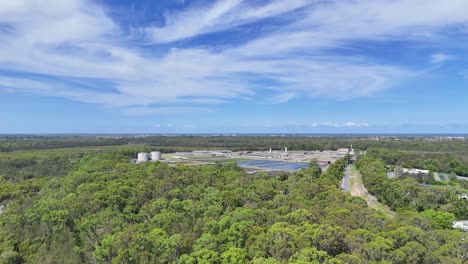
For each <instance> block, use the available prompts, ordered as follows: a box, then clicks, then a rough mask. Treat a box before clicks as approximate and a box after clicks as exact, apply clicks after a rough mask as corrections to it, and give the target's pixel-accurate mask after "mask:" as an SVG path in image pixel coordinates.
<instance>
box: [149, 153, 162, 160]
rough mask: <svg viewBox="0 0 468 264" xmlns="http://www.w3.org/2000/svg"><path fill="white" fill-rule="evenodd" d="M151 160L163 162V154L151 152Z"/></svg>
mask: <svg viewBox="0 0 468 264" xmlns="http://www.w3.org/2000/svg"><path fill="white" fill-rule="evenodd" d="M151 160H161V152H159V151H153V152H151Z"/></svg>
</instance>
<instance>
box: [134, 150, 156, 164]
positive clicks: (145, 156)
mask: <svg viewBox="0 0 468 264" xmlns="http://www.w3.org/2000/svg"><path fill="white" fill-rule="evenodd" d="M159 160H161V152H159V151H153V152H151V153H146V152H140V153H138V155H137V159H136V163H143V162H148V161H159Z"/></svg>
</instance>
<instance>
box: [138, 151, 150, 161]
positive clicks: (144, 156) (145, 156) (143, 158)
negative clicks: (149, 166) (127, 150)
mask: <svg viewBox="0 0 468 264" xmlns="http://www.w3.org/2000/svg"><path fill="white" fill-rule="evenodd" d="M137 161H138V162H147V161H148V153H144V152H140V153H138V158H137Z"/></svg>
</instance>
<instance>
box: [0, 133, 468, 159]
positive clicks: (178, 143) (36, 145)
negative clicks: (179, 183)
mask: <svg viewBox="0 0 468 264" xmlns="http://www.w3.org/2000/svg"><path fill="white" fill-rule="evenodd" d="M128 144H149V145H153V146H159V147H173V148H175V149H177V150H181V149H200V148H222V149H230V150H233V151H238V150H250V151H256V150H266V149H269V148H273V149H283V148H284V147H288V149H289V150H336V149H338V148H343V147H351V145H353V147H354V148H356V149H359V150H367V149H368V148H372V147H378V148H385V149H395V150H403V151H419V152H421V151H422V152H438V153H440V152H447V153H452V154H458V155H464V154H468V141H467V140H459V139H453V140H441V141H428V140H427V139H426V138H422V137H403V138H401V139H400V140H394V139H392V138H387V139H381V140H375V139H370V138H369V137H363V136H362V137H361V136H324V137H318V136H235V137H233V136H145V137H136V136H124V137H83V136H57V137H52V136H35V137H27V138H21V137H16V138H15V137H10V138H6V139H5V140H3V141H0V152H11V151H18V150H41V149H55V148H70V147H91V146H116V145H128Z"/></svg>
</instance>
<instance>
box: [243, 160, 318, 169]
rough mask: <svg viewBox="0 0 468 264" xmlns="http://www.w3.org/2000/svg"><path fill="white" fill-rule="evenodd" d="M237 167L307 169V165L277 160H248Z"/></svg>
mask: <svg viewBox="0 0 468 264" xmlns="http://www.w3.org/2000/svg"><path fill="white" fill-rule="evenodd" d="M237 165H239V166H240V167H245V168H261V169H265V170H268V169H269V170H283V171H298V170H301V169H305V168H308V167H309V164H307V163H303V162H287V161H278V160H249V161H239V162H237Z"/></svg>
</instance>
